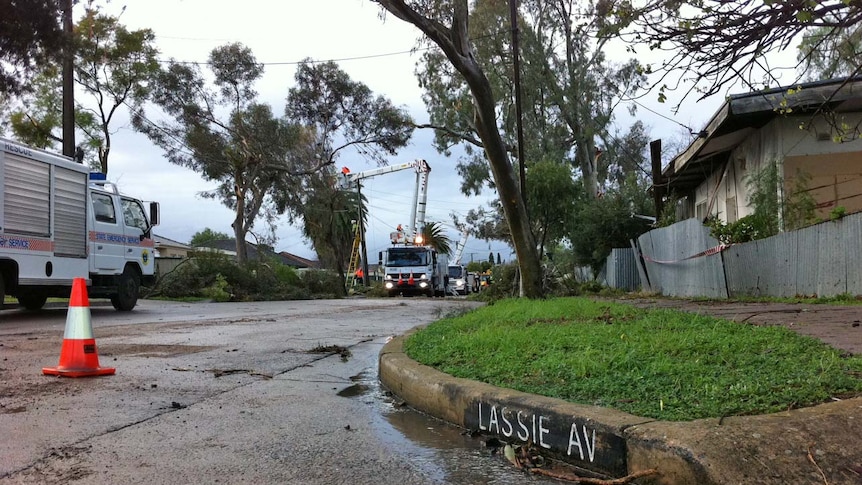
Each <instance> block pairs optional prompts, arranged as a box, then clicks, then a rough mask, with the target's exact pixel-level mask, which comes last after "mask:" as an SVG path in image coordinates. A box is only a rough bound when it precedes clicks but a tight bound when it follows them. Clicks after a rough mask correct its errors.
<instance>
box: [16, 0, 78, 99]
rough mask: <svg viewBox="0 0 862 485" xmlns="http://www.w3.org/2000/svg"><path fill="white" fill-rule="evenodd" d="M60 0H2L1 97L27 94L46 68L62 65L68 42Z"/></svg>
mask: <svg viewBox="0 0 862 485" xmlns="http://www.w3.org/2000/svg"><path fill="white" fill-rule="evenodd" d="M61 3H62V2H58V1H56V0H28V1H26V2H25V1H20V0H0V12H3V13H2V15H3V21H2V22H0V93H8V94H16V95H17V94H21V93H22V92H24V91H27V90H28V88H29V84H30V77H31V75H33V74H34V73H36V72H38V71H39V70H40V66H42V65H45V64H56V65H59V60H60V56H61V55H62V51H63V46H64V45H67V38H66V35H65V34H64V32H63V29H62V26H61V25H60V15H61V13H62V12H61Z"/></svg>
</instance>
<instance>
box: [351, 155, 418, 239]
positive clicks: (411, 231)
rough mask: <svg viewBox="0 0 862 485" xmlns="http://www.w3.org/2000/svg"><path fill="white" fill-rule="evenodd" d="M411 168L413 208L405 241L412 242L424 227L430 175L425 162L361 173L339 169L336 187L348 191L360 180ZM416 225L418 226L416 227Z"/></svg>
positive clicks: (416, 161) (391, 166) (413, 162)
mask: <svg viewBox="0 0 862 485" xmlns="http://www.w3.org/2000/svg"><path fill="white" fill-rule="evenodd" d="M408 168H412V169H414V170H415V171H416V189H415V191H414V193H413V207H412V208H411V209H410V225H409V226H407V234H406V239H407V240H408V241H413V239H414V236H415V235H416V233H417V232H418V228H420V227H422V226H424V225H425V206H426V204H427V200H428V174H429V173H431V167H430V166H429V165H428V162H426V161H425V160H421V159H420V160H414V161H412V162H405V163H399V164H397V165H387V166H385V167H379V168H373V169H371V170H365V171H363V172H357V173H351V172H350V170H348V169H347V167H344V168H343V169H341V174H340V175H339V176H338V186H339V187H340V188H341V189H350V188H353V187H356V184H358V183H359V181H360V180H362V179H367V178H369V177H374V176H376V175H383V174H386V173H392V172H398V171H399V170H406V169H408ZM417 223H418V224H419V225H418V226H417Z"/></svg>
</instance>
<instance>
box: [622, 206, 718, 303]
mask: <svg viewBox="0 0 862 485" xmlns="http://www.w3.org/2000/svg"><path fill="white" fill-rule="evenodd" d="M720 244H721V243H720V242H719V241H718V240H717V239H715V238H713V237H712V236H710V235H709V228H707V227H705V226H704V225H703V224H701V223H700V222H698V221H697V220H696V219H688V220H685V221H682V222H678V223H676V224H674V225H672V226H668V227H662V228H659V229H654V230H652V231H650V232H648V233H646V234H643V235H641V237H639V238H638V248H639V249H640V251H641V254H642V257H643V261H644V266H645V269H646V276H647V279H648V281H649V286H650V289H651V291H654V292H658V293H661V294H663V295H669V296H706V297H712V298H727V283H726V280H725V277H724V266H723V265H722V261H721V254H720V252H718V250H717V249H716V248H718V247H720Z"/></svg>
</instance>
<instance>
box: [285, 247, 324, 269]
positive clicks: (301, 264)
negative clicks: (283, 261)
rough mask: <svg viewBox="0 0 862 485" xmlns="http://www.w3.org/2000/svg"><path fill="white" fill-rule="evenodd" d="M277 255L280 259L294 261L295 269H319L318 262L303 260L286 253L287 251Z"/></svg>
mask: <svg viewBox="0 0 862 485" xmlns="http://www.w3.org/2000/svg"><path fill="white" fill-rule="evenodd" d="M278 254H280V255H281V257H283V258H287V259H289V260H291V261H295V262H296V267H297V268H314V269H319V268H320V261H312V260H310V259H306V258H303V257H301V256H297V255H295V254H292V253H288V252H287V251H282V252H280V253H278Z"/></svg>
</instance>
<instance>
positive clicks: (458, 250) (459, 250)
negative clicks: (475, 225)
mask: <svg viewBox="0 0 862 485" xmlns="http://www.w3.org/2000/svg"><path fill="white" fill-rule="evenodd" d="M468 235H469V233H468V232H467V230H466V229H464V231H463V232H461V240H460V241H458V244H456V245H455V254H454V255H453V256H452V261H454V264H461V256H462V255H463V254H464V247H465V246H466V245H467V236H468Z"/></svg>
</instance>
